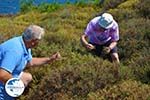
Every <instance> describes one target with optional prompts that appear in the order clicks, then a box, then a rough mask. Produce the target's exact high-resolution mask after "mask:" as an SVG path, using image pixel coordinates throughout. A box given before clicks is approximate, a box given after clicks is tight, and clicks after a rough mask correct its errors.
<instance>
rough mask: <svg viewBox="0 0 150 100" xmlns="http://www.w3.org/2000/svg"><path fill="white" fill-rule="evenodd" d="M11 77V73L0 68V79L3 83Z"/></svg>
mask: <svg viewBox="0 0 150 100" xmlns="http://www.w3.org/2000/svg"><path fill="white" fill-rule="evenodd" d="M11 78H12V75H11V74H10V73H9V72H8V71H6V70H4V69H0V81H1V82H3V83H6V82H7V81H8V80H9V79H11Z"/></svg>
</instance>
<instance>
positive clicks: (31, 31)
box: [23, 25, 45, 41]
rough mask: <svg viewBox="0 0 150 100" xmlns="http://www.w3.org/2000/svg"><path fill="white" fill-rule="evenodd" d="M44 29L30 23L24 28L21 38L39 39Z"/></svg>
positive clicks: (27, 39)
mask: <svg viewBox="0 0 150 100" xmlns="http://www.w3.org/2000/svg"><path fill="white" fill-rule="evenodd" d="M44 33H45V32H44V29H43V28H42V27H40V26H38V25H30V26H29V27H27V28H26V29H25V31H24V32H23V38H24V39H25V40H26V41H29V40H32V39H39V40H40V39H41V38H42V36H43V35H44Z"/></svg>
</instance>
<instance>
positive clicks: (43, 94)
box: [30, 58, 117, 100]
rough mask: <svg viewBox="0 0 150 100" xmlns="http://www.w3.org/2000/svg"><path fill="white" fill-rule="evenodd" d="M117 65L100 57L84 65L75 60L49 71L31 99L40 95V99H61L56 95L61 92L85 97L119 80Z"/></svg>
mask: <svg viewBox="0 0 150 100" xmlns="http://www.w3.org/2000/svg"><path fill="white" fill-rule="evenodd" d="M72 59H75V58H72ZM76 62H77V61H76ZM73 65H75V66H73ZM115 67H116V66H115ZM115 67H114V66H113V64H111V63H109V62H107V61H102V60H100V59H97V60H94V59H93V60H91V61H89V62H86V63H84V64H82V65H81V63H80V64H75V62H74V63H72V65H70V66H65V67H63V68H62V69H61V70H55V71H54V72H51V73H49V75H47V77H45V79H44V80H43V81H42V82H41V85H40V86H39V87H38V89H39V91H37V92H36V93H35V94H34V95H33V96H31V97H30V99H33V98H35V97H36V96H40V97H39V98H38V100H41V99H42V100H44V99H46V98H48V99H49V100H51V99H56V100H59V99H58V98H59V96H58V97H56V96H55V95H61V94H68V95H69V96H71V97H74V96H79V97H83V98H84V97H86V96H87V94H88V93H89V92H90V91H96V90H98V89H103V88H104V87H106V86H109V85H112V84H115V83H116V81H117V79H116V78H115V74H116V71H117V70H116V68H115Z"/></svg>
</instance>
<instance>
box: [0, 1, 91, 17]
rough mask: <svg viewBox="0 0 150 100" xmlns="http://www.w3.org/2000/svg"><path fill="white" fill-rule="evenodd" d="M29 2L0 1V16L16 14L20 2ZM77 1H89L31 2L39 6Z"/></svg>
mask: <svg viewBox="0 0 150 100" xmlns="http://www.w3.org/2000/svg"><path fill="white" fill-rule="evenodd" d="M29 1H31V0H0V15H3V14H4V15H5V14H6V15H7V14H17V13H18V12H19V11H20V5H21V3H22V2H29ZM78 1H85V2H87V1H90V0H33V5H39V4H41V3H61V4H63V3H67V2H70V3H75V2H78Z"/></svg>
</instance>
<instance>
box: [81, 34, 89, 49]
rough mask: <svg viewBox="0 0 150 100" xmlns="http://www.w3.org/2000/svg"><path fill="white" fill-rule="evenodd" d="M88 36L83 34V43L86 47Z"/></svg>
mask: <svg viewBox="0 0 150 100" xmlns="http://www.w3.org/2000/svg"><path fill="white" fill-rule="evenodd" d="M86 38H87V36H86V35H85V34H83V35H82V36H81V43H82V44H83V45H84V46H85V47H86V45H88V42H87V40H86Z"/></svg>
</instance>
